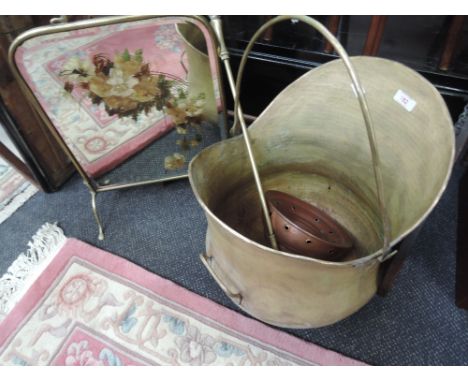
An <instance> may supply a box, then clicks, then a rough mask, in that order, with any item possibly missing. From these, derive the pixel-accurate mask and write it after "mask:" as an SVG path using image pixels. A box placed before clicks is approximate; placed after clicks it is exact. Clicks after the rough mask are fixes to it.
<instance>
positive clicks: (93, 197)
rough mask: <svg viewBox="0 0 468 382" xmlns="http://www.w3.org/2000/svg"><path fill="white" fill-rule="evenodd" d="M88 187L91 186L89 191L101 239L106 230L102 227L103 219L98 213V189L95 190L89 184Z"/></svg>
mask: <svg viewBox="0 0 468 382" xmlns="http://www.w3.org/2000/svg"><path fill="white" fill-rule="evenodd" d="M88 188H89V192H90V193H91V207H92V208H93V214H94V219H96V223H97V225H98V229H99V235H98V239H99V240H104V231H103V229H102V224H101V220H100V219H99V215H98V213H97V208H96V191H94V190H93V189H92V188H91V187H89V186H88Z"/></svg>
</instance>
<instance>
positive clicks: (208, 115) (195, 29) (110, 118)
mask: <svg viewBox="0 0 468 382" xmlns="http://www.w3.org/2000/svg"><path fill="white" fill-rule="evenodd" d="M206 28H207V27H206V25H205V24H204V23H202V22H200V21H199V20H197V19H194V18H191V17H161V18H151V19H145V20H139V21H125V22H120V23H111V24H108V25H100V26H89V25H86V26H82V25H78V27H77V29H74V30H68V31H65V32H60V31H58V32H55V31H54V30H50V32H48V33H47V34H43V35H38V36H35V37H31V38H29V39H27V40H25V41H24V43H22V44H21V46H19V47H18V48H17V49H16V52H15V56H14V58H15V63H16V65H17V67H18V69H19V71H20V73H21V75H22V77H23V78H24V80H25V81H26V83H27V84H28V86H29V88H30V89H31V90H32V92H33V94H34V96H35V97H36V98H37V99H38V101H39V103H40V105H41V107H42V109H43V110H44V111H45V113H46V115H47V117H48V118H49V119H50V121H51V122H52V124H53V126H54V128H55V129H56V130H57V132H58V133H59V135H60V137H61V138H62V140H63V141H64V143H65V144H66V145H67V147H68V148H69V149H70V151H71V153H72V155H73V156H74V157H75V159H76V161H77V162H78V163H79V165H80V167H81V168H82V169H83V171H84V172H85V173H86V174H87V175H88V177H89V178H92V179H93V181H94V182H95V184H96V185H97V188H99V187H102V186H107V187H111V186H112V185H117V186H124V185H128V184H132V183H138V182H151V181H157V180H164V179H170V178H174V177H179V176H183V175H186V174H187V166H188V163H189V162H190V160H191V159H192V157H193V156H194V155H195V154H197V153H198V152H199V151H201V149H203V148H204V147H207V146H209V145H211V144H212V143H214V142H216V141H218V140H220V139H222V138H224V134H225V133H224V132H225V125H224V120H225V119H224V106H223V102H222V97H221V91H220V87H219V84H220V81H219V71H218V66H217V58H216V49H215V46H214V42H213V41H212V38H211V35H210V33H209V31H208V30H207V29H206Z"/></svg>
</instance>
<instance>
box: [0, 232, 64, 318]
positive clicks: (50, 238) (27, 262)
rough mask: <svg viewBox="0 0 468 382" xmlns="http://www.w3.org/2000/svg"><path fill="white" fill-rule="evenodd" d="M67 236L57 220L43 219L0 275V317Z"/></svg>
mask: <svg viewBox="0 0 468 382" xmlns="http://www.w3.org/2000/svg"><path fill="white" fill-rule="evenodd" d="M66 239H67V237H66V236H65V234H64V233H63V231H62V229H61V228H59V227H58V226H57V223H54V224H51V223H45V224H44V225H43V226H42V227H41V228H39V230H38V231H37V232H36V234H35V235H34V236H33V237H32V240H31V241H30V242H29V243H28V247H29V248H28V250H27V251H26V252H25V253H21V254H20V255H19V256H18V258H17V259H16V260H15V261H14V262H13V263H12V264H11V265H10V267H9V268H8V270H7V271H6V273H5V274H4V275H3V276H2V277H1V278H0V321H2V320H3V319H4V318H5V316H6V315H7V314H8V313H9V312H10V311H11V309H12V308H13V307H14V306H15V304H16V303H17V302H18V300H19V299H20V298H21V297H22V296H23V295H24V294H25V293H26V291H27V290H28V289H29V286H30V285H31V284H32V283H33V282H34V281H35V280H36V279H37V277H38V276H39V275H40V274H41V273H42V271H43V270H44V269H45V267H46V266H47V265H48V264H49V263H50V261H51V260H52V259H53V258H54V256H55V255H56V254H57V253H58V251H59V250H60V248H62V246H63V244H65V241H66Z"/></svg>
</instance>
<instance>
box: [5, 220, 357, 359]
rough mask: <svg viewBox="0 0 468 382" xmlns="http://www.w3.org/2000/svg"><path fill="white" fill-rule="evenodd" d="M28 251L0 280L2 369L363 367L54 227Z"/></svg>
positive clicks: (49, 226)
mask: <svg viewBox="0 0 468 382" xmlns="http://www.w3.org/2000/svg"><path fill="white" fill-rule="evenodd" d="M29 246H30V248H29V250H28V252H27V253H25V254H23V255H21V256H20V258H19V259H18V260H17V261H16V262H15V263H16V264H13V265H12V267H11V268H10V269H9V272H8V273H7V274H6V275H5V276H3V278H2V279H0V288H3V290H2V289H0V293H3V295H4V296H7V297H5V298H4V301H3V309H4V311H5V313H6V312H7V311H9V313H8V314H7V316H6V317H5V318H4V320H3V321H2V322H1V323H0V364H2V365H363V364H362V363H361V362H358V361H356V360H353V359H350V358H347V357H344V356H342V355H340V354H338V353H335V352H333V351H329V350H326V349H324V348H321V347H319V346H316V345H314V344H311V343H307V342H304V341H302V340H299V339H297V338H295V337H292V336H290V335H288V334H286V333H284V332H282V331H279V330H276V329H273V328H271V327H268V326H266V325H264V324H262V323H260V322H258V321H256V320H253V319H250V318H247V317H244V316H242V315H240V314H238V313H236V312H234V311H231V310H229V309H227V308H225V307H223V306H220V305H218V304H216V303H214V302H213V301H211V300H208V299H206V298H203V297H201V296H199V295H196V294H194V293H192V292H190V291H188V290H186V289H184V288H182V287H180V286H178V285H176V284H174V283H173V282H171V281H168V280H165V279H163V278H161V277H159V276H157V275H155V274H153V273H150V272H148V271H146V270H144V269H142V268H140V267H138V266H136V265H135V264H132V263H130V262H128V261H127V260H125V259H123V258H120V257H117V256H115V255H112V254H110V253H108V252H105V251H102V250H100V249H97V248H94V247H92V246H90V245H88V244H86V243H83V242H81V241H79V240H77V239H67V238H66V237H65V236H64V234H63V232H62V231H61V230H60V228H58V227H57V226H56V225H52V224H45V225H44V226H43V227H42V228H41V229H40V230H39V231H38V233H37V234H36V235H35V237H34V238H33V240H32V241H31V242H30V244H29ZM25 264H26V266H25ZM28 267H29V270H30V272H29V271H28V272H25V271H24V269H28ZM22 269H23V272H22V271H21V270H22ZM22 273H23V275H22ZM24 273H27V274H28V275H29V276H26V275H24ZM0 303H2V302H1V301H0Z"/></svg>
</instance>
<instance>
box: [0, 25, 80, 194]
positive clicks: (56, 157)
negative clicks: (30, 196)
mask: <svg viewBox="0 0 468 382" xmlns="http://www.w3.org/2000/svg"><path fill="white" fill-rule="evenodd" d="M45 22H46V17H37V18H36V19H34V18H33V17H32V16H0V32H1V34H0V98H1V102H0V103H1V106H0V121H1V123H2V125H3V126H4V127H5V128H6V129H7V131H8V132H9V133H10V136H11V138H12V140H13V141H14V143H15V144H16V145H17V147H18V149H19V151H20V152H21V153H22V155H23V157H24V158H25V161H26V163H25V164H24V163H23V162H21V161H17V160H15V158H14V154H13V153H11V152H9V150H8V149H7V148H5V147H3V148H2V149H1V151H0V155H2V156H3V157H5V159H7V160H8V161H9V162H10V163H11V164H12V165H13V166H14V167H16V168H17V169H18V170H19V171H20V172H22V173H23V174H24V175H25V176H27V177H28V178H29V179H32V180H33V181H34V183H35V184H36V185H37V186H38V187H40V188H41V189H42V190H44V191H54V190H57V189H58V188H59V187H60V185H62V184H63V183H64V182H65V181H66V180H67V179H68V178H69V177H70V175H71V174H72V173H73V171H74V169H73V167H72V165H71V162H70V160H69V159H68V157H67V156H66V155H65V153H64V152H63V151H62V149H61V148H60V146H59V145H58V143H57V142H56V141H55V139H54V138H53V136H52V135H51V133H50V132H49V131H48V129H47V127H46V126H45V124H44V123H43V122H42V120H41V119H40V118H39V116H38V115H37V114H36V112H35V111H34V110H33V108H32V107H31V106H30V105H29V102H28V100H27V99H26V97H25V96H24V95H23V93H22V91H21V89H20V87H19V85H18V84H17V82H16V81H15V79H14V77H13V75H12V73H11V71H10V68H9V65H8V60H7V57H8V48H9V46H10V44H11V42H12V41H13V39H14V38H15V37H16V36H17V35H19V34H20V33H22V32H23V31H26V30H27V29H30V28H33V27H35V26H38V25H41V24H43V23H45Z"/></svg>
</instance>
